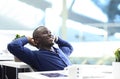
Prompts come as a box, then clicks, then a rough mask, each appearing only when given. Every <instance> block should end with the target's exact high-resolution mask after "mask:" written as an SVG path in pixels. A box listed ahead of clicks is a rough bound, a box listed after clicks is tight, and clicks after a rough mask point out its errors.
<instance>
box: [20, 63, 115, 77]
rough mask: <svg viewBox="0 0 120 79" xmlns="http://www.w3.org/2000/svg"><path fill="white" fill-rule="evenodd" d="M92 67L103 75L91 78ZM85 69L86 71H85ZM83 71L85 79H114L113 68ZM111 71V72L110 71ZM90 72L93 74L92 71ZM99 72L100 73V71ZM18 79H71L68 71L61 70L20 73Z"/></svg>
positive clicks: (101, 67)
mask: <svg viewBox="0 0 120 79" xmlns="http://www.w3.org/2000/svg"><path fill="white" fill-rule="evenodd" d="M87 67H88V69H87V71H86V68H87ZM90 67H93V68H94V67H95V68H99V69H102V71H100V72H101V73H102V75H99V74H96V75H94V76H93V75H92V76H90V74H89V73H88V72H89V69H90ZM84 68H85V69H84ZM83 69H84V73H85V74H83V79H113V78H112V71H111V69H112V66H98V65H97V66H95V65H94V66H83ZM109 69H110V70H109ZM90 72H92V71H91V70H90ZM98 72H99V71H98ZM44 73H45V74H46V73H47V74H48V73H49V74H51V73H53V74H56V73H57V74H62V75H63V76H60V77H48V76H45V75H43V74H44ZM54 76H55V75H54ZM18 78H19V79H69V78H68V73H66V70H60V71H43V72H25V73H19V74H18Z"/></svg>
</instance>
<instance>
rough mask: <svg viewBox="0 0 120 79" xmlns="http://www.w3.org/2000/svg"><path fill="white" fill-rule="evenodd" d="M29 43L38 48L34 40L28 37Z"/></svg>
mask: <svg viewBox="0 0 120 79" xmlns="http://www.w3.org/2000/svg"><path fill="white" fill-rule="evenodd" d="M27 39H28V41H29V44H30V45H32V46H35V47H36V44H35V42H34V39H33V38H31V37H27Z"/></svg>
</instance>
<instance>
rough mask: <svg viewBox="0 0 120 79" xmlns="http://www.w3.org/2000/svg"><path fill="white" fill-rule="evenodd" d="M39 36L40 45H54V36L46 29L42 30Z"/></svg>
mask: <svg viewBox="0 0 120 79" xmlns="http://www.w3.org/2000/svg"><path fill="white" fill-rule="evenodd" d="M38 34H39V38H38V40H39V43H40V44H41V45H42V46H46V47H47V46H53V45H54V36H53V35H52V34H51V31H50V30H48V29H47V28H46V27H43V28H40V29H39V31H38Z"/></svg>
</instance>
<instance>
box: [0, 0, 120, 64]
mask: <svg viewBox="0 0 120 79" xmlns="http://www.w3.org/2000/svg"><path fill="white" fill-rule="evenodd" d="M40 25H45V26H47V27H48V28H49V29H50V30H51V31H52V32H53V33H54V34H56V35H58V36H60V37H61V38H63V39H65V40H67V41H68V42H70V43H71V44H72V45H73V47H74V51H73V54H72V55H71V58H72V57H73V59H71V61H73V62H74V63H77V64H78V63H99V64H100V63H101V64H111V61H114V50H115V49H117V48H119V47H120V0H0V33H1V34H0V37H1V40H0V43H1V50H0V52H3V50H4V51H5V49H6V45H7V43H8V42H10V41H11V40H12V39H13V38H14V36H15V34H21V35H32V31H33V30H34V29H35V28H36V27H38V26H40ZM2 45H4V46H2ZM74 57H79V60H74ZM82 58H84V59H83V60H82ZM88 58H90V59H91V60H90V59H88ZM94 58H99V59H98V61H95V60H97V59H94ZM88 60H89V61H88ZM104 61H106V62H104ZM109 61H110V62H109Z"/></svg>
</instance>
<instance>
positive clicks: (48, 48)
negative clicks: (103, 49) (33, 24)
mask: <svg viewBox="0 0 120 79" xmlns="http://www.w3.org/2000/svg"><path fill="white" fill-rule="evenodd" d="M40 49H44V50H48V51H53V50H54V49H53V47H42V48H40Z"/></svg>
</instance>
